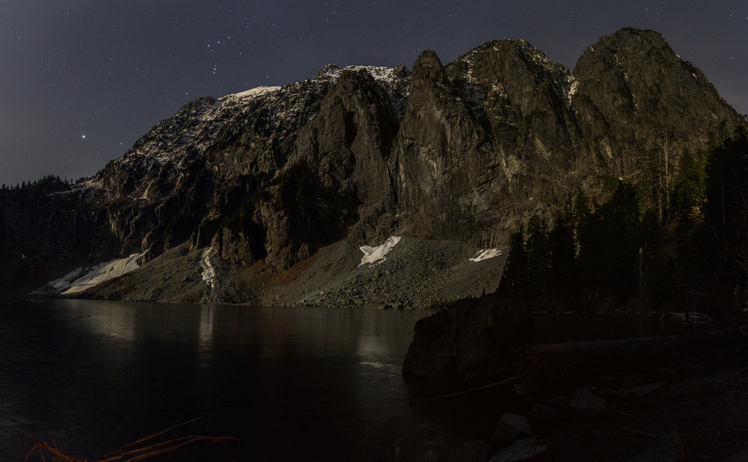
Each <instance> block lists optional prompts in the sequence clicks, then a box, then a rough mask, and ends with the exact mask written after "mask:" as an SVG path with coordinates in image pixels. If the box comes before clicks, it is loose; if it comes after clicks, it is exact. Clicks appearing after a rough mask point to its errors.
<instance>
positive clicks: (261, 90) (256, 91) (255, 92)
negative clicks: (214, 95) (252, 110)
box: [220, 87, 281, 100]
mask: <svg viewBox="0 0 748 462" xmlns="http://www.w3.org/2000/svg"><path fill="white" fill-rule="evenodd" d="M280 89H281V87H255V88H250V89H249V90H245V91H242V92H239V93H234V94H231V95H226V96H224V97H223V98H220V99H221V100H226V99H228V98H232V97H233V98H254V97H257V96H263V95H267V94H268V93H275V92H277V91H278V90H280Z"/></svg>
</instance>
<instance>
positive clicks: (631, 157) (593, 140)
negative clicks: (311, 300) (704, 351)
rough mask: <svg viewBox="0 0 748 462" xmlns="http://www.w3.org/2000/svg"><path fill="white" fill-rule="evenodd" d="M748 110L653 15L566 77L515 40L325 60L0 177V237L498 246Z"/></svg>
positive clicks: (126, 245)
mask: <svg viewBox="0 0 748 462" xmlns="http://www.w3.org/2000/svg"><path fill="white" fill-rule="evenodd" d="M744 123H745V121H744V120H743V118H742V117H740V116H739V115H738V114H737V113H736V112H735V111H734V110H733V109H732V108H731V107H730V106H729V105H727V103H726V102H725V101H724V100H722V98H720V96H719V95H718V94H717V92H716V91H715V90H714V88H713V86H712V85H711V84H710V83H709V82H708V81H707V79H706V77H705V76H704V75H703V73H701V71H699V70H698V69H696V68H694V67H693V66H691V65H690V63H687V62H685V61H683V60H681V59H680V58H679V57H678V56H677V55H676V54H675V53H674V52H673V51H672V50H671V49H670V47H669V46H668V44H667V42H666V41H665V39H664V38H663V37H662V35H660V34H658V33H656V32H652V31H639V30H633V29H624V30H621V31H619V32H616V33H615V34H613V35H611V36H607V37H602V38H601V39H600V40H599V41H598V43H596V44H595V45H592V46H590V47H589V48H588V49H587V50H586V51H585V53H584V54H583V55H582V57H581V58H580V59H579V61H578V63H577V65H576V68H575V69H574V72H573V73H570V72H569V70H568V69H566V68H565V67H563V66H561V65H559V64H558V63H555V62H553V61H552V60H550V59H548V58H547V57H546V56H545V55H543V53H542V52H540V51H539V50H537V49H535V48H533V47H532V46H531V45H530V44H529V43H527V42H526V41H522V40H520V41H514V40H502V41H492V42H489V43H486V44H485V45H483V46H480V47H478V48H476V49H474V50H472V51H470V52H468V53H467V54H465V55H463V56H461V57H460V58H458V59H457V60H455V61H454V62H452V63H450V64H448V65H446V66H444V65H443V64H442V63H441V61H440V60H439V57H438V56H437V55H436V53H435V52H433V51H431V50H427V51H425V52H424V53H423V54H422V55H421V56H420V57H419V58H418V59H417V60H416V62H415V63H414V65H413V71H412V74H411V73H410V72H409V71H408V70H407V69H406V68H405V67H404V66H398V67H397V68H395V69H388V68H379V67H348V68H345V69H341V68H338V67H337V66H334V65H330V66H327V67H325V68H323V69H321V70H320V72H319V73H318V74H317V75H316V76H315V77H314V78H312V79H310V80H306V81H302V82H297V83H293V84H287V85H284V86H282V87H262V88H256V89H253V90H249V91H247V92H244V93H239V94H235V95H229V96H225V97H223V98H220V99H215V98H200V99H197V100H195V101H193V102H191V103H189V104H188V105H186V106H185V107H183V108H182V109H180V111H179V112H178V113H177V114H176V115H175V116H174V117H172V118H170V119H167V120H164V121H162V122H159V123H158V124H157V125H156V126H155V127H154V128H153V129H152V130H151V131H150V132H149V133H147V134H146V135H145V136H143V138H141V139H140V140H139V141H138V142H137V143H136V144H135V145H134V146H133V147H132V149H130V150H129V151H128V152H127V153H126V154H125V155H124V156H123V157H121V158H119V159H116V160H114V161H112V162H110V163H109V164H108V165H107V166H106V167H105V168H104V169H103V170H101V171H100V172H99V173H98V174H97V175H96V176H94V177H92V178H89V179H86V180H85V181H82V182H79V183H78V184H76V185H65V184H61V183H59V182H58V183H55V184H54V185H53V186H50V184H51V183H49V182H40V183H37V184H33V185H31V186H28V187H26V188H25V189H21V190H15V191H2V192H0V228H2V229H0V245H2V246H4V248H5V249H6V250H8V251H9V252H11V253H10V254H7V255H11V254H12V255H15V254H13V253H12V252H19V253H22V254H23V255H24V256H26V257H29V258H32V259H41V260H44V259H49V258H53V256H54V258H56V259H59V260H66V261H67V260H70V261H72V260H80V259H86V258H88V259H90V260H92V261H104V260H107V259H111V258H114V257H117V256H125V255H129V254H132V253H145V260H146V261H148V260H150V259H153V258H155V257H156V256H158V255H160V254H162V253H163V252H164V251H166V250H169V249H172V248H175V247H177V246H179V245H181V244H183V243H185V242H187V243H188V245H189V247H191V248H193V249H195V248H202V247H209V248H210V249H211V250H210V253H211V255H215V256H218V257H221V258H223V259H225V260H228V261H230V262H233V263H236V264H239V265H244V266H249V265H252V264H253V263H255V262H257V261H260V260H265V262H266V263H267V264H272V265H274V266H276V267H278V268H281V269H284V268H288V267H289V266H290V265H292V264H293V263H295V262H297V261H299V260H302V259H304V258H306V257H308V256H309V255H310V254H311V253H312V252H313V251H314V249H316V248H318V247H320V246H322V245H325V244H328V243H331V242H334V241H337V240H341V239H347V240H349V241H351V242H352V243H354V244H356V245H363V244H377V243H381V242H382V241H383V240H384V239H385V238H386V237H387V236H390V235H394V234H399V235H409V236H413V237H419V238H428V239H440V240H447V239H451V240H459V241H462V242H466V243H469V244H471V245H473V246H476V247H482V248H486V247H499V246H501V244H502V243H503V242H504V240H505V238H506V236H507V235H508V233H509V232H511V231H513V230H514V229H516V228H517V227H518V225H519V224H520V223H523V222H525V221H526V220H527V219H528V218H529V217H530V216H531V215H533V214H539V215H541V216H545V217H550V216H552V215H553V213H554V212H555V211H556V210H558V209H559V208H560V207H561V206H562V205H563V204H564V202H565V201H566V199H567V197H568V196H569V195H570V194H571V193H573V192H574V191H575V190H576V189H577V188H579V187H582V188H584V189H586V190H587V191H588V192H589V193H590V194H591V195H593V197H601V195H602V194H603V182H602V180H601V178H603V177H605V176H615V177H629V178H635V177H637V176H638V175H641V163H642V158H643V156H644V154H645V153H646V152H650V151H652V150H653V149H661V150H662V149H667V151H668V152H669V156H670V157H669V159H670V161H671V162H672V163H673V164H674V165H677V161H678V157H679V155H680V153H681V152H682V150H683V149H689V150H697V149H702V148H705V147H706V146H707V145H708V143H709V142H710V140H718V139H720V138H724V137H725V136H728V135H729V134H730V133H732V131H733V130H734V129H735V128H736V127H738V126H740V125H742V124H744ZM53 183H54V182H53ZM4 255H5V254H4ZM9 258H10V257H9ZM5 281H6V284H7V278H6V280H5Z"/></svg>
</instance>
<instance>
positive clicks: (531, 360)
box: [515, 328, 745, 387]
mask: <svg viewBox="0 0 748 462" xmlns="http://www.w3.org/2000/svg"><path fill="white" fill-rule="evenodd" d="M744 340H745V338H744V337H742V336H741V335H740V332H739V331H738V330H737V329H728V328H725V329H719V330H713V331H709V332H693V333H687V334H681V335H670V336H662V337H640V338H628V339H621V340H602V341H595V342H569V343H556V344H546V345H530V346H528V347H526V348H525V349H524V350H523V351H522V352H521V353H520V354H519V359H518V361H517V363H516V366H515V367H516V370H517V377H518V379H519V382H520V383H523V384H525V385H528V386H534V387H549V386H555V385H558V384H559V383H561V382H568V381H573V380H575V379H578V378H583V377H588V376H594V375H603V374H607V373H615V372H616V371H623V370H632V369H640V368H642V367H647V366H654V365H657V364H664V363H668V362H669V361H671V360H673V359H680V358H684V357H687V356H696V355H699V354H702V353H706V352H709V351H712V350H717V349H721V348H727V349H733V348H734V347H735V346H737V345H738V344H739V343H740V342H743V341H744Z"/></svg>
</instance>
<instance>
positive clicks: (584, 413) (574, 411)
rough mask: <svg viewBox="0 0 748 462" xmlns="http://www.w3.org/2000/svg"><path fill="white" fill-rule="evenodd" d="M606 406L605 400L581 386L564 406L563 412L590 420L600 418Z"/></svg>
mask: <svg viewBox="0 0 748 462" xmlns="http://www.w3.org/2000/svg"><path fill="white" fill-rule="evenodd" d="M607 407H608V402H607V401H605V400H604V399H602V398H600V397H599V396H597V395H595V394H594V393H592V392H591V391H590V390H589V389H587V388H582V389H581V390H579V391H578V392H577V394H576V395H574V398H573V399H572V400H571V402H570V403H569V405H568V406H566V411H565V412H566V413H567V414H568V415H570V416H572V417H575V418H577V419H579V420H582V421H585V422H592V421H595V420H600V419H602V418H603V416H604V415H605V411H606V410H607Z"/></svg>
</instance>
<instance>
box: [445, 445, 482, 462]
mask: <svg viewBox="0 0 748 462" xmlns="http://www.w3.org/2000/svg"><path fill="white" fill-rule="evenodd" d="M488 448H489V445H488V444H487V443H484V442H483V441H481V440H474V441H467V442H464V443H460V444H458V445H457V447H455V448H453V449H452V450H451V451H450V452H448V460H450V461H454V462H485V461H486V454H487V453H488Z"/></svg>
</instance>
